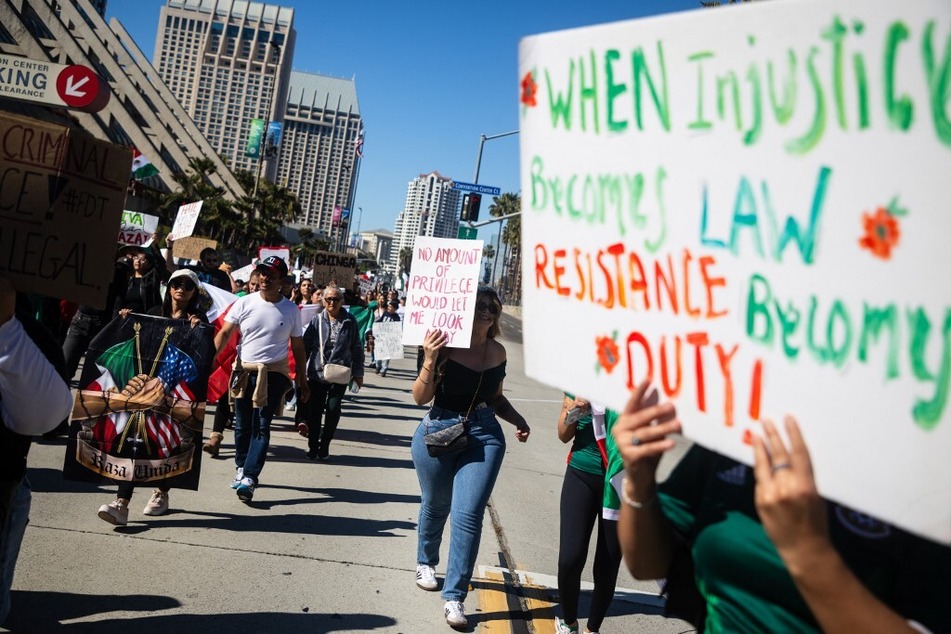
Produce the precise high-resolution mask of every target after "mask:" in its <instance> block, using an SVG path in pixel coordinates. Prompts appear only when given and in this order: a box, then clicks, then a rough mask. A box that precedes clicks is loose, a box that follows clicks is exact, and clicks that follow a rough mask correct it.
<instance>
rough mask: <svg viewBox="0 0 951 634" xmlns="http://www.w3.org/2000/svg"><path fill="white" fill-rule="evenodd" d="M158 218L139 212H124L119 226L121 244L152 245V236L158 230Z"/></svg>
mask: <svg viewBox="0 0 951 634" xmlns="http://www.w3.org/2000/svg"><path fill="white" fill-rule="evenodd" d="M158 221H159V219H158V216H153V215H152V214H144V213H141V212H139V211H129V210H125V211H123V212H122V223H121V224H120V225H119V244H125V245H130V246H136V247H147V246H149V245H150V244H152V234H154V233H155V230H156V229H157V228H158Z"/></svg>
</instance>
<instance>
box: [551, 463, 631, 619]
mask: <svg viewBox="0 0 951 634" xmlns="http://www.w3.org/2000/svg"><path fill="white" fill-rule="evenodd" d="M603 493H604V476H603V475H596V474H594V473H585V472H584V471H579V470H577V469H572V468H571V467H568V469H567V470H566V471H565V481H564V483H563V484H562V487H561V535H560V542H559V547H558V594H559V595H560V596H561V612H562V616H563V617H564V619H565V622H566V623H574V622H575V621H577V620H578V597H579V596H580V595H581V573H582V571H584V564H585V561H586V560H587V558H588V542H589V541H590V539H591V530H592V529H593V528H594V521H595V518H597V520H598V539H597V545H596V546H595V551H594V571H593V572H594V592H592V594H591V610H590V611H589V613H588V621H587V623H585V625H586V627H587V628H588V629H589V630H591V631H593V632H596V631H598V630H599V629H601V622H602V621H603V620H604V616H605V614H607V612H608V608H609V607H610V606H611V600H612V599H613V598H614V588H615V586H616V585H617V573H618V567H619V566H620V565H621V545H620V543H618V539H617V522H616V521H614V520H606V519H604V517H603V516H602V515H601V508H602V506H603V504H602V503H603V499H602V495H603Z"/></svg>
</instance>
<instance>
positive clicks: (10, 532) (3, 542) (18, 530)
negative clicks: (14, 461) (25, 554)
mask: <svg viewBox="0 0 951 634" xmlns="http://www.w3.org/2000/svg"><path fill="white" fill-rule="evenodd" d="M32 497H33V496H32V494H31V492H30V483H29V481H28V480H27V479H26V476H23V479H22V480H21V481H20V485H19V486H18V487H17V488H16V491H15V492H14V494H13V503H12V504H11V506H10V512H9V514H8V515H7V518H6V522H5V523H4V525H3V527H2V528H0V625H3V622H4V621H5V620H6V619H7V614H9V613H10V588H11V587H12V586H13V571H14V569H15V568H16V565H17V557H18V556H19V554H20V544H21V543H23V534H24V533H25V532H26V525H27V524H28V523H29V520H30V502H31V500H32Z"/></svg>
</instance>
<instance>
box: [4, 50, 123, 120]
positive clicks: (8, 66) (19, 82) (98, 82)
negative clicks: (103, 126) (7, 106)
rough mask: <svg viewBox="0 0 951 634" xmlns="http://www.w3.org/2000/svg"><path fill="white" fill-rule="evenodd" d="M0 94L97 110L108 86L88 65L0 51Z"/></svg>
mask: <svg viewBox="0 0 951 634" xmlns="http://www.w3.org/2000/svg"><path fill="white" fill-rule="evenodd" d="M0 97H8V98H10V99H18V100H20V101H30V102H33V103H42V104H46V105H50V106H64V107H67V108H75V109H77V110H85V111H87V112H96V111H98V110H101V109H102V108H103V106H105V105H106V102H107V101H108V100H109V90H108V88H107V86H106V84H105V82H104V81H102V79H100V77H99V76H98V75H96V73H95V71H93V70H92V69H91V68H89V67H88V66H82V65H79V64H68V65H67V64H54V63H52V62H48V61H44V60H36V59H29V58H26V57H17V56H15V55H0Z"/></svg>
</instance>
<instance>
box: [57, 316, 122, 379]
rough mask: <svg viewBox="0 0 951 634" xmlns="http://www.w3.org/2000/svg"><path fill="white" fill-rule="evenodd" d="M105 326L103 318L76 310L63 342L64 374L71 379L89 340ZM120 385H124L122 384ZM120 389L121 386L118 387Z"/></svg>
mask: <svg viewBox="0 0 951 634" xmlns="http://www.w3.org/2000/svg"><path fill="white" fill-rule="evenodd" d="M103 326H105V318H104V317H100V316H97V315H87V314H86V313H83V312H77V313H76V314H75V315H73V320H72V321H71V322H70V323H69V330H67V331H66V340H65V341H64V342H63V356H64V357H66V376H67V378H68V380H70V381H72V380H73V376H74V375H75V374H76V368H78V367H79V361H80V359H82V358H83V355H84V354H86V350H87V349H88V348H89V342H90V341H92V339H93V337H95V336H96V335H97V334H99V331H100V330H102V327H103ZM122 387H125V386H124V385H123V386H122ZM120 389H121V388H120Z"/></svg>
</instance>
